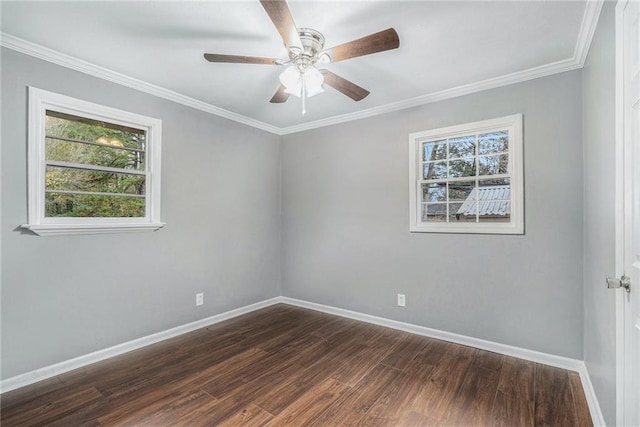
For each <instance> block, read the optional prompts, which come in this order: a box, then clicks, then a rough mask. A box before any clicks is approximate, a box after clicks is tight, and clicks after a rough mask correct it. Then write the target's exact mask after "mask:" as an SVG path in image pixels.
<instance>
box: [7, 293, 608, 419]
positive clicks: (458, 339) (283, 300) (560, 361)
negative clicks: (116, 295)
mask: <svg viewBox="0 0 640 427" xmlns="http://www.w3.org/2000/svg"><path fill="white" fill-rule="evenodd" d="M275 304H289V305H293V306H296V307H301V308H307V309H310V310H315V311H320V312H323V313H328V314H333V315H336V316H340V317H346V318H349V319H354V320H359V321H362V322H367V323H371V324H373V325H379V326H385V327H388V328H392V329H396V330H400V331H405V332H409V333H412V334H416V335H422V336H426V337H430V338H436V339H440V340H443V341H448V342H453V343H456V344H462V345H466V346H470V347H475V348H479V349H481V350H487V351H492V352H494V353H500V354H504V355H507V356H512V357H517V358H520V359H524V360H529V361H532V362H536V363H541V364H544V365H549V366H555V367H557V368H562V369H567V370H570V371H575V372H578V373H579V375H580V381H581V382H582V387H583V388H584V393H585V396H586V399H587V403H588V405H589V411H590V413H591V418H592V420H593V423H594V425H596V426H604V425H605V422H604V418H603V416H602V411H601V410H600V405H599V403H598V399H597V397H596V394H595V391H594V388H593V384H592V383H591V378H590V376H589V371H588V370H587V367H586V365H585V363H584V362H583V361H582V360H577V359H571V358H568V357H563V356H556V355H553V354H548V353H542V352H539V351H535V350H528V349H525V348H520V347H514V346H510V345H507V344H501V343H497V342H493V341H487V340H483V339H479V338H473V337H469V336H465V335H460V334H455V333H452V332H446V331H442V330H438V329H432V328H428V327H426V326H420V325H414V324H411V323H405V322H400V321H397V320H392V319H387V318H384V317H378V316H373V315H370V314H365V313H359V312H356V311H351V310H346V309H342V308H337V307H332V306H329V305H323V304H318V303H314V302H309V301H303V300H299V299H295V298H289V297H283V296H279V297H274V298H270V299H266V300H263V301H259V302H256V303H254V304H250V305H246V306H244V307H240V308H236V309H234V310H230V311H227V312H224V313H220V314H216V315H214V316H210V317H206V318H204V319H200V320H196V321H195V322H191V323H187V324H185V325H181V326H177V327H175V328H171V329H167V330H166V331H161V332H157V333H155V334H151V335H147V336H145V337H141V338H137V339H134V340H131V341H128V342H125V343H122V344H118V345H115V346H113V347H109V348H105V349H103V350H98V351H95V352H93V353H89V354H86V355H83V356H78V357H75V358H73V359H69V360H65V361H63V362H60V363H56V364H53V365H49V366H46V367H43V368H39V369H35V370H33V371H30V372H26V373H24V374H20V375H16V376H15V377H11V378H7V379H5V380H2V381H0V393H4V392H7V391H11V390H15V389H17V388H20V387H24V386H27V385H29V384H33V383H36V382H38V381H42V380H45V379H47V378H51V377H54V376H56V375H60V374H63V373H65V372H68V371H71V370H74V369H77V368H81V367H83V366H87V365H90V364H92V363H95V362H99V361H101V360H105V359H108V358H110V357H114V356H118V355H120V354H124V353H127V352H129V351H133V350H136V349H139V348H142V347H145V346H148V345H151V344H155V343H157V342H160V341H164V340H166V339H169V338H173V337H176V336H178V335H182V334H185V333H187V332H191V331H194V330H196V329H200V328H204V327H206V326H210V325H213V324H216V323H219V322H222V321H224V320H228V319H232V318H234V317H237V316H241V315H243V314H246V313H250V312H252V311H256V310H259V309H261V308H265V307H269V306H272V305H275Z"/></svg>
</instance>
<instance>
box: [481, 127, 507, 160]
mask: <svg viewBox="0 0 640 427" xmlns="http://www.w3.org/2000/svg"><path fill="white" fill-rule="evenodd" d="M508 150H509V132H508V131H502V132H492V133H485V134H483V135H479V136H478V154H493V153H501V152H504V151H508Z"/></svg>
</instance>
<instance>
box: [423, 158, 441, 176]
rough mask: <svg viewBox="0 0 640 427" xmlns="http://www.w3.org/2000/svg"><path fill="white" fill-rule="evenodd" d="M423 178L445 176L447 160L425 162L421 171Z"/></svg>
mask: <svg viewBox="0 0 640 427" xmlns="http://www.w3.org/2000/svg"><path fill="white" fill-rule="evenodd" d="M422 177H423V179H442V178H446V177H447V162H432V163H425V164H424V168H423V172H422Z"/></svg>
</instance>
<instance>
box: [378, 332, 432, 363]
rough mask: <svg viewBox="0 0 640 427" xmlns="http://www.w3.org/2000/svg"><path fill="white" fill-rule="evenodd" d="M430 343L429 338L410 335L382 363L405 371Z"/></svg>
mask: <svg viewBox="0 0 640 427" xmlns="http://www.w3.org/2000/svg"><path fill="white" fill-rule="evenodd" d="M428 342H429V340H428V338H425V337H422V336H419V335H411V334H409V335H407V336H406V337H405V338H404V339H403V340H401V341H400V342H399V343H398V344H397V345H396V346H395V347H394V348H393V349H392V350H391V351H390V352H389V354H388V355H387V356H386V357H385V358H384V359H383V360H382V362H381V363H382V364H384V365H387V366H391V367H392V368H396V369H400V370H403V369H404V368H406V367H407V366H408V365H409V363H410V362H411V361H412V360H413V358H414V357H416V355H417V354H418V352H420V351H421V350H422V349H423V348H424V347H425V346H426V345H427V344H428Z"/></svg>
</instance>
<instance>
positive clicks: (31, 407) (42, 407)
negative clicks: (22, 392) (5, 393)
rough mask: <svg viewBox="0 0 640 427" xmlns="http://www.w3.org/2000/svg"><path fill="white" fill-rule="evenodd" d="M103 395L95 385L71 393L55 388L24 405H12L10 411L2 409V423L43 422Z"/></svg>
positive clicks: (33, 423)
mask: <svg viewBox="0 0 640 427" xmlns="http://www.w3.org/2000/svg"><path fill="white" fill-rule="evenodd" d="M103 397H104V396H103V395H102V393H100V392H99V391H98V390H97V389H96V388H95V387H86V388H84V389H79V390H76V391H75V392H73V393H66V392H62V391H61V390H56V391H54V392H52V393H46V394H43V395H41V396H40V397H38V398H36V399H32V400H30V401H29V403H28V404H26V405H24V406H20V407H19V408H16V407H14V409H13V410H12V411H5V410H4V409H3V410H2V425H3V426H11V425H13V426H31V425H39V424H45V423H46V420H47V419H48V418H54V419H55V418H59V417H63V416H65V415H67V414H69V413H72V412H74V411H75V410H77V409H78V408H81V407H82V406H84V405H87V404H89V403H92V402H95V401H98V400H100V399H101V398H103Z"/></svg>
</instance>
